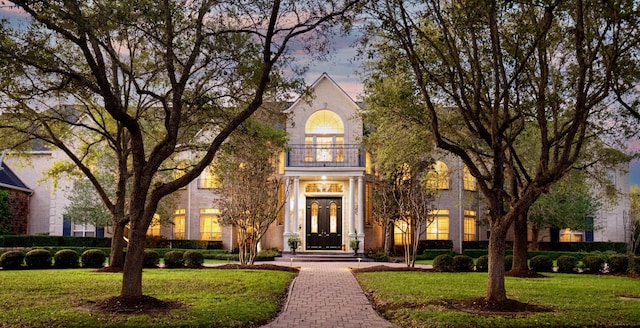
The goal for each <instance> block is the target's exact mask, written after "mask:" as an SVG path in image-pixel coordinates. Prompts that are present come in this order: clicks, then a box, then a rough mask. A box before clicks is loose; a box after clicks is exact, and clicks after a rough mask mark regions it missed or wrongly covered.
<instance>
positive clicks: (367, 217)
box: [364, 182, 372, 225]
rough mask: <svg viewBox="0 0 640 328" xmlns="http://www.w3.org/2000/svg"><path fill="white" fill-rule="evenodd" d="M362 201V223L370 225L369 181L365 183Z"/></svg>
mask: <svg viewBox="0 0 640 328" xmlns="http://www.w3.org/2000/svg"><path fill="white" fill-rule="evenodd" d="M364 202H365V206H364V224H366V225H371V206H372V203H371V182H367V184H366V185H365V191H364Z"/></svg>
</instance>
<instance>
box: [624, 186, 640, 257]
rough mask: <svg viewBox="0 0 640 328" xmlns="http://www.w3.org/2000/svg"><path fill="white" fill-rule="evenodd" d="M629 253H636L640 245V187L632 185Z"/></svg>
mask: <svg viewBox="0 0 640 328" xmlns="http://www.w3.org/2000/svg"><path fill="white" fill-rule="evenodd" d="M629 204H630V209H629V218H628V221H627V222H628V226H629V228H628V231H629V232H628V234H629V254H636V252H637V251H638V246H639V245H640V187H639V186H638V185H633V186H631V189H630V191H629Z"/></svg>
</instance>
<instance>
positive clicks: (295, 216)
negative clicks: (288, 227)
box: [293, 177, 300, 237]
mask: <svg viewBox="0 0 640 328" xmlns="http://www.w3.org/2000/svg"><path fill="white" fill-rule="evenodd" d="M299 190H300V177H294V178H293V232H295V233H297V234H299V233H300V231H298V230H299V229H300V228H299V224H298V196H299V195H298V192H299ZM298 237H300V235H298Z"/></svg>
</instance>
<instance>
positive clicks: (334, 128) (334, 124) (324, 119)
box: [304, 109, 344, 135]
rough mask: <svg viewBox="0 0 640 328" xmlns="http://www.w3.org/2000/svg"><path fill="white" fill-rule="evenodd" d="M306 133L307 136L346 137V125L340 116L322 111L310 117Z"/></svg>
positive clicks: (328, 111)
mask: <svg viewBox="0 0 640 328" xmlns="http://www.w3.org/2000/svg"><path fill="white" fill-rule="evenodd" d="M304 132H305V134H306V135H344V123H343V122H342V119H341V118H340V116H338V114H336V113H334V112H332V111H330V110H327V109H322V110H319V111H317V112H315V113H313V114H311V116H309V119H308V120H307V124H306V125H305V128H304Z"/></svg>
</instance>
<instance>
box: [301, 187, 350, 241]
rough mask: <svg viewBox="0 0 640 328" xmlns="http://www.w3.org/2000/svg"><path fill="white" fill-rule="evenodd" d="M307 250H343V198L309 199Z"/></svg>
mask: <svg viewBox="0 0 640 328" xmlns="http://www.w3.org/2000/svg"><path fill="white" fill-rule="evenodd" d="M306 222H307V224H306V226H307V240H306V243H305V244H306V245H307V246H306V249H307V250H341V249H342V198H324V197H323V198H319V197H318V198H307V218H306Z"/></svg>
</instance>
